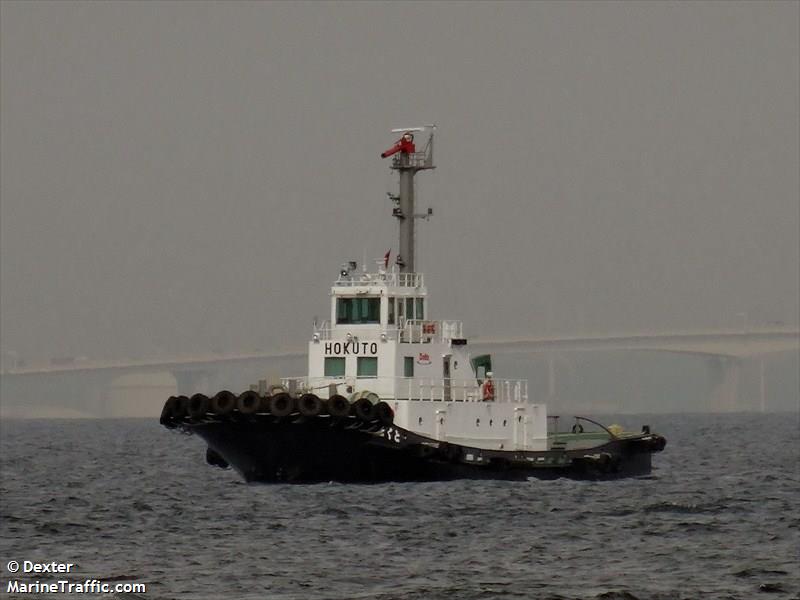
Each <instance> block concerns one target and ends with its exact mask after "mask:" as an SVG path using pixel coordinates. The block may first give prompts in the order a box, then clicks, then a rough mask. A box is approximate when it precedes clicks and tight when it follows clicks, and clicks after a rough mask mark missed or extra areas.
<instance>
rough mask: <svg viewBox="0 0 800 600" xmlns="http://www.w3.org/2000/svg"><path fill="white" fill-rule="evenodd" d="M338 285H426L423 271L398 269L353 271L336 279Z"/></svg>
mask: <svg viewBox="0 0 800 600" xmlns="http://www.w3.org/2000/svg"><path fill="white" fill-rule="evenodd" d="M335 285H336V286H337V287H358V286H369V285H386V286H396V287H411V288H418V287H424V285H425V278H424V276H423V274H422V273H399V272H397V271H379V272H377V273H352V274H351V275H348V276H346V277H339V279H337V280H336V283H335Z"/></svg>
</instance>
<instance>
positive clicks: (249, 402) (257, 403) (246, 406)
mask: <svg viewBox="0 0 800 600" xmlns="http://www.w3.org/2000/svg"><path fill="white" fill-rule="evenodd" d="M236 408H238V409H239V412H240V413H242V414H243V415H254V414H255V413H257V412H258V411H259V409H260V408H261V396H259V395H258V392H254V391H253V390H248V391H246V392H244V393H242V394H240V395H239V398H237V400H236Z"/></svg>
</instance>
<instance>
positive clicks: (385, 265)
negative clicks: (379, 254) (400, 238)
mask: <svg viewBox="0 0 800 600" xmlns="http://www.w3.org/2000/svg"><path fill="white" fill-rule="evenodd" d="M391 253H392V249H391V248H389V249H388V250H387V251H386V254H384V255H383V268H384V269H388V268H389V255H390V254H391Z"/></svg>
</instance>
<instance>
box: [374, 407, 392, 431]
mask: <svg viewBox="0 0 800 600" xmlns="http://www.w3.org/2000/svg"><path fill="white" fill-rule="evenodd" d="M374 410H375V416H376V417H377V418H378V422H379V423H380V424H381V425H385V426H387V427H388V426H389V425H391V424H392V423H394V411H393V410H392V407H391V406H389V405H388V404H387V403H386V402H378V403H377V404H376V405H375V408H374Z"/></svg>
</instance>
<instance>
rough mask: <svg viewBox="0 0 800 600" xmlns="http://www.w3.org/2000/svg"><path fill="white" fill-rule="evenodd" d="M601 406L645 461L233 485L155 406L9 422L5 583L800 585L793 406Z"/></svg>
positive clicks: (293, 588) (747, 590) (3, 442)
mask: <svg viewBox="0 0 800 600" xmlns="http://www.w3.org/2000/svg"><path fill="white" fill-rule="evenodd" d="M601 419H602V420H603V421H604V422H615V421H616V422H621V423H622V424H624V425H627V426H628V427H629V428H631V429H633V428H635V429H637V430H638V429H639V427H640V426H641V425H642V424H645V423H646V424H649V425H651V427H652V429H653V431H657V432H659V433H662V434H663V435H665V436H666V437H667V439H668V444H667V447H666V450H665V451H664V452H662V453H660V454H657V455H655V456H654V458H653V463H654V469H653V474H652V476H650V477H647V478H640V479H628V480H621V481H613V482H576V481H571V480H567V479H563V480H557V481H538V480H533V481H529V482H522V483H519V482H516V483H514V482H492V481H457V482H447V483H403V484H381V485H341V484H335V483H330V484H320V485H298V486H290V485H263V484H245V483H243V482H242V481H241V479H240V478H239V476H238V475H237V474H236V473H235V472H233V471H231V470H221V469H218V468H214V467H210V466H208V465H206V463H205V458H204V457H205V445H204V444H203V442H202V440H201V439H200V438H198V437H196V436H189V435H184V434H181V433H178V432H176V431H168V430H167V429H165V428H163V427H160V426H159V425H158V423H157V422H156V421H155V420H96V421H95V420H31V421H26V420H6V421H4V422H3V423H2V426H1V428H0V434H2V435H1V436H0V450H1V452H0V457H1V458H0V460H1V465H0V468H1V471H0V474H1V475H2V477H1V479H0V486H1V489H0V493H1V496H0V559H2V562H1V563H0V584H1V585H2V591H0V596H2V597H19V598H37V597H42V598H45V597H48V598H49V597H53V596H54V595H53V594H24V595H23V594H15V593H11V594H9V593H8V589H9V588H8V587H7V586H8V583H9V581H12V580H16V581H18V582H34V581H41V582H45V583H47V582H51V581H56V580H59V579H62V580H63V579H66V580H69V581H74V582H82V581H85V580H87V579H88V580H95V579H96V580H98V581H102V582H111V583H118V582H130V583H144V584H146V586H147V587H146V592H145V593H140V596H141V597H144V598H148V599H153V600H158V599H175V598H181V599H182V598H187V599H188V598H191V599H212V598H213V599H219V598H236V599H239V598H242V599H251V598H252V599H256V598H257V599H268V600H273V599H274V600H290V599H291V600H294V599H297V600H301V599H302V600H306V599H308V600H314V599H323V598H324V599H332V600H333V599H342V600H344V599H348V600H349V599H358V598H370V599H371V598H376V599H381V600H390V599H391V600H395V599H396V600H412V599H413V600H438V599H442V600H443V599H453V600H473V599H474V600H477V599H481V600H490V599H494V598H526V599H527V598H530V599H550V600H557V599H558V600H561V599H627V600H631V599H641V600H644V599H662V600H667V599H676V600H677V599H695V598H697V599H701V598H702V599H704V600H705V599H708V600H712V599H720V600H722V599H725V600H737V599H741V600H747V599H752V598H757V597H764V598H781V599H784V598H785V599H789V598H794V599H797V598H800V566H798V565H800V560H798V559H799V556H798V540H799V539H800V533H799V531H800V510H799V509H800V506H799V502H798V501H799V500H800V485H799V484H800V470H799V468H798V465H799V464H800V461H798V452H799V444H800V442H798V416H797V414H796V413H794V414H791V413H790V414H767V415H762V414H728V415H708V414H700V415H690V414H686V415H671V416H670V415H666V416H665V415H659V416H625V417H617V418H609V417H601ZM12 560H13V561H17V562H19V563H21V564H22V563H23V561H26V560H27V561H31V562H53V561H55V562H60V563H74V564H75V567H74V568H73V569H72V572H70V573H69V574H67V575H53V574H47V573H44V574H42V573H40V574H33V573H29V574H24V573H17V574H11V573H9V572H8V570H7V569H8V566H7V565H8V562H9V561H12ZM60 597H70V596H69V595H67V596H60ZM81 597H84V598H91V597H99V596H97V595H91V594H83V595H81ZM106 597H109V596H106ZM110 597H114V595H111V596H110ZM117 597H120V598H124V597H130V596H125V595H124V594H118V595H117Z"/></svg>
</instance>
